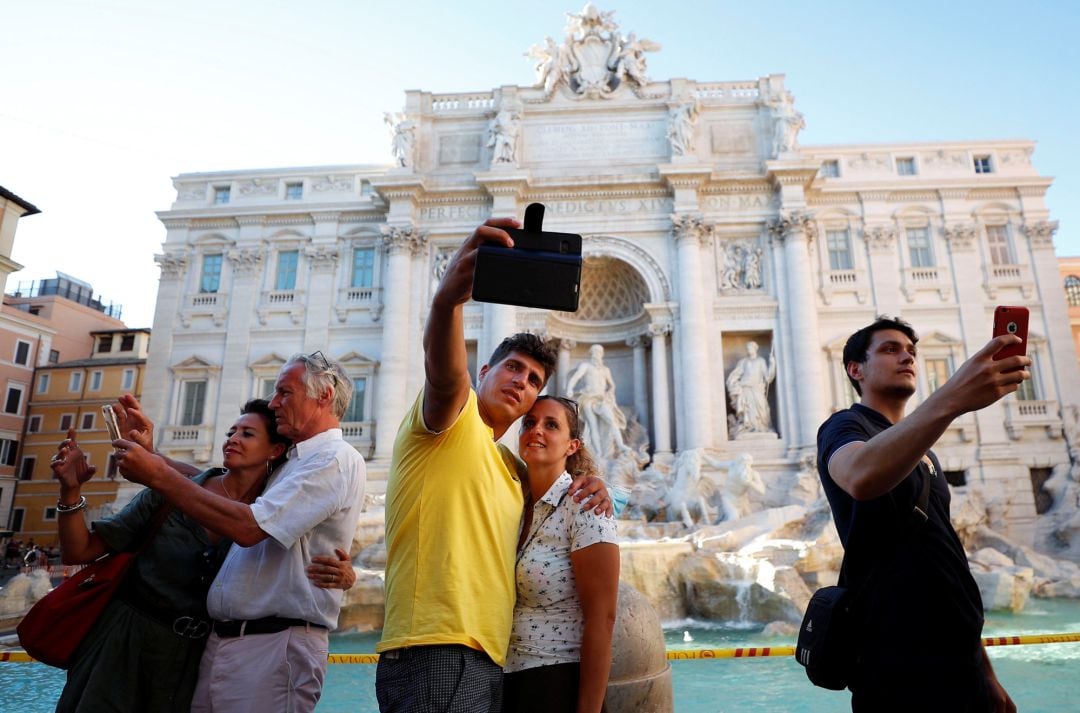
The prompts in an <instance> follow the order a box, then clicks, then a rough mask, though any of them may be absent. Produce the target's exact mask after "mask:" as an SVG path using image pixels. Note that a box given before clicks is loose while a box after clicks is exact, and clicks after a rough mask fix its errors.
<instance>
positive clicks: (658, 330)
mask: <svg viewBox="0 0 1080 713" xmlns="http://www.w3.org/2000/svg"><path fill="white" fill-rule="evenodd" d="M669 334H671V325H670V324H669V323H667V322H652V323H650V324H649V335H650V336H653V337H666V336H667V335H669Z"/></svg>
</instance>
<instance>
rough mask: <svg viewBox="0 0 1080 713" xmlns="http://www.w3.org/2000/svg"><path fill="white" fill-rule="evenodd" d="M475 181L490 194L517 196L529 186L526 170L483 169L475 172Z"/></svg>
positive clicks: (529, 177) (529, 178) (528, 175)
mask: <svg viewBox="0 0 1080 713" xmlns="http://www.w3.org/2000/svg"><path fill="white" fill-rule="evenodd" d="M475 178H476V182H477V184H479V185H480V187H481V188H483V189H484V190H485V191H487V192H488V194H489V195H492V196H514V197H515V198H519V199H520V197H521V196H522V195H524V193H525V191H526V190H528V188H529V181H530V180H531V175H530V174H529V172H528V171H517V170H515V171H484V172H478V173H476V174H475Z"/></svg>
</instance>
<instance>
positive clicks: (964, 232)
mask: <svg viewBox="0 0 1080 713" xmlns="http://www.w3.org/2000/svg"><path fill="white" fill-rule="evenodd" d="M942 232H944V233H945V242H947V243H948V244H949V246H950V247H951V248H952V249H953V250H954V251H955V250H970V249H971V248H972V247H973V246H974V245H975V238H976V237H977V236H978V235H979V231H978V229H977V228H976V227H975V226H974V225H972V224H970V223H956V224H954V225H946V226H945V228H944V229H943V231H942Z"/></svg>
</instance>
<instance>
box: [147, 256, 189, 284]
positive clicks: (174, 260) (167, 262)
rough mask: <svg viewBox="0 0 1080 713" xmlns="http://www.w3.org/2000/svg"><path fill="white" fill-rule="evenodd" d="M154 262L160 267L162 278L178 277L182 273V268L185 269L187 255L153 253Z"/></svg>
mask: <svg viewBox="0 0 1080 713" xmlns="http://www.w3.org/2000/svg"><path fill="white" fill-rule="evenodd" d="M154 262H156V263H157V264H158V266H159V267H161V276H162V277H163V278H169V277H180V276H181V275H183V274H184V270H186V269H187V263H188V259H187V255H171V254H169V253H165V254H164V255H155V256H154Z"/></svg>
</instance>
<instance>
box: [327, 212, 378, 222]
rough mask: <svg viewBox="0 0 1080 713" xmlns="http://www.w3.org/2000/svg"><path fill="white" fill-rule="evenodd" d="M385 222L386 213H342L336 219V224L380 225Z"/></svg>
mask: <svg viewBox="0 0 1080 713" xmlns="http://www.w3.org/2000/svg"><path fill="white" fill-rule="evenodd" d="M385 220H386V213H385V212H383V211H379V212H377V213H375V212H372V213H343V214H342V215H341V217H340V218H338V223H341V224H346V223H382V222H383V221H385Z"/></svg>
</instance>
